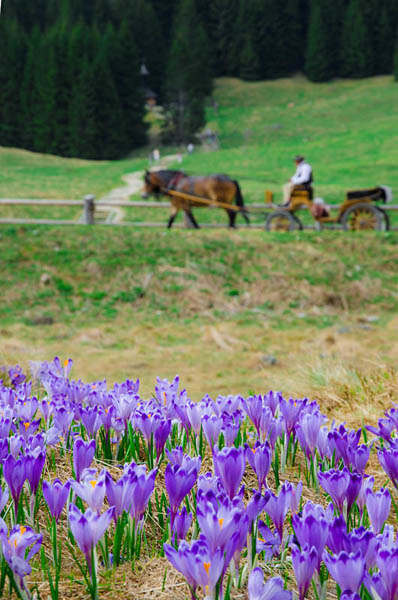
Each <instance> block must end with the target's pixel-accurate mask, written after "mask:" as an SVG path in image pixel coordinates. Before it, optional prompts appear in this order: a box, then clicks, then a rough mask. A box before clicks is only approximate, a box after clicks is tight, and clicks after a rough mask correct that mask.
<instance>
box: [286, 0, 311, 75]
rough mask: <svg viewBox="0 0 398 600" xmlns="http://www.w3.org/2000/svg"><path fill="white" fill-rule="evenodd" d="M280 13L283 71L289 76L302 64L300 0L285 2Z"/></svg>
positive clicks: (303, 47)
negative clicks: (281, 13)
mask: <svg viewBox="0 0 398 600" xmlns="http://www.w3.org/2000/svg"><path fill="white" fill-rule="evenodd" d="M282 11H283V16H282V18H283V22H284V26H283V28H282V32H283V55H282V58H283V70H284V73H285V74H291V73H295V72H296V71H298V70H299V69H300V68H301V67H302V66H303V64H304V51H305V36H304V31H305V30H304V20H303V19H302V6H301V2H300V0H287V1H286V3H285V4H283V3H282ZM282 32H281V34H282Z"/></svg>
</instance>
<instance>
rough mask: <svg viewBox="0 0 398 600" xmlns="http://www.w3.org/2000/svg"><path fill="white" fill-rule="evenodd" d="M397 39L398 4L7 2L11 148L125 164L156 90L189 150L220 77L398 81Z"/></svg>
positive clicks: (1, 133) (169, 132) (3, 99)
mask: <svg viewBox="0 0 398 600" xmlns="http://www.w3.org/2000/svg"><path fill="white" fill-rule="evenodd" d="M397 32H398V2H397V0H377V1H376V0H334V2H331V1H330V0H283V1H281V0H35V2H29V3H26V0H3V3H2V12H1V16H0V47H1V52H0V145H3V146H14V147H21V148H26V149H29V150H34V151H37V152H44V153H52V154H58V155H62V156H74V157H82V158H91V159H93V158H94V159H112V158H119V157H123V156H126V155H127V154H128V153H129V152H131V151H132V150H133V149H134V148H137V147H140V146H142V145H144V144H145V143H146V141H147V125H146V123H145V121H144V115H145V96H146V94H147V93H148V90H150V91H151V92H153V94H154V95H155V96H156V98H157V102H158V103H159V104H161V105H162V106H163V107H164V111H165V116H166V120H165V122H166V126H165V131H164V135H165V139H166V140H167V141H169V142H174V143H181V142H186V141H188V140H190V139H192V136H193V134H194V133H195V132H196V131H198V130H199V129H200V128H201V127H203V125H204V124H205V101H206V98H207V97H209V96H210V95H211V92H212V81H213V78H214V77H221V76H233V77H240V78H243V79H246V80H260V79H274V78H279V77H286V76H289V75H292V74H294V73H296V72H298V71H301V72H304V73H305V74H306V75H307V77H308V78H309V79H310V80H312V81H315V82H318V81H319V82H322V81H328V80H330V79H332V78H335V77H349V78H362V77H368V76H373V75H378V74H388V73H393V71H395V74H396V78H398V48H397V37H398V33H397ZM144 66H145V68H144Z"/></svg>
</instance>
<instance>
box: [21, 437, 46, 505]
mask: <svg viewBox="0 0 398 600" xmlns="http://www.w3.org/2000/svg"><path fill="white" fill-rule="evenodd" d="M45 462H46V451H45V450H40V448H36V451H34V452H31V453H29V454H28V455H27V456H26V459H25V476H26V479H27V480H28V483H29V486H30V490H31V492H32V494H36V492H37V488H38V485H39V481H40V477H41V474H42V471H43V467H44V463H45Z"/></svg>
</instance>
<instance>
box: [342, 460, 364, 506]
mask: <svg viewBox="0 0 398 600" xmlns="http://www.w3.org/2000/svg"><path fill="white" fill-rule="evenodd" d="M343 470H345V471H347V472H348V475H349V478H350V482H349V484H348V488H347V495H346V499H347V513H348V514H349V512H350V510H351V508H352V506H353V504H354V502H355V500H356V499H357V497H358V494H359V492H360V490H361V487H362V479H363V476H362V474H361V473H358V472H357V471H353V472H350V471H349V470H348V469H347V467H344V469H343Z"/></svg>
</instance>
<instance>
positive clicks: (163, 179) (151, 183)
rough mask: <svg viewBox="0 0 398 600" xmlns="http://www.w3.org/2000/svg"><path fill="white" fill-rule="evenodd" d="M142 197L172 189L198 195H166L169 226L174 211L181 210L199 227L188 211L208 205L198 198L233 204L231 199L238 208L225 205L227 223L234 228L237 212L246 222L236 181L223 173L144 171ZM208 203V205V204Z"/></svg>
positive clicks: (168, 225) (247, 219)
mask: <svg viewBox="0 0 398 600" xmlns="http://www.w3.org/2000/svg"><path fill="white" fill-rule="evenodd" d="M144 182H145V183H144V191H143V194H142V197H143V198H148V196H149V195H150V194H154V195H159V194H165V195H168V191H169V190H175V191H177V192H182V193H184V194H188V195H189V196H198V201H195V200H194V199H191V198H183V197H177V196H174V195H169V197H170V202H171V206H172V208H171V215H170V218H169V221H168V224H167V227H169V228H170V227H171V226H172V224H173V222H174V219H175V218H176V216H177V214H178V212H179V211H180V210H183V211H185V212H186V214H187V215H188V217H189V219H190V220H191V221H192V223H193V225H194V227H195V228H196V229H199V225H198V223H197V222H196V219H195V217H194V216H193V214H192V210H191V208H192V207H193V206H198V207H199V206H208V205H206V204H204V203H203V202H200V200H199V198H205V199H206V200H210V201H211V202H222V203H223V204H230V205H233V203H234V200H235V201H236V204H237V206H239V207H240V209H239V211H236V210H234V209H230V210H229V209H228V208H226V209H225V210H226V212H227V214H228V217H229V226H230V227H235V220H236V213H237V212H240V213H241V214H242V215H243V217H244V219H245V221H246V223H249V222H250V221H249V217H248V215H247V211H246V209H245V207H244V202H243V197H242V193H241V191H240V187H239V183H238V182H237V181H234V180H233V179H231V178H230V177H228V176H227V175H209V176H207V177H190V176H188V175H186V174H185V173H184V172H183V171H165V170H160V171H145V178H144ZM210 206H211V205H210Z"/></svg>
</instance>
